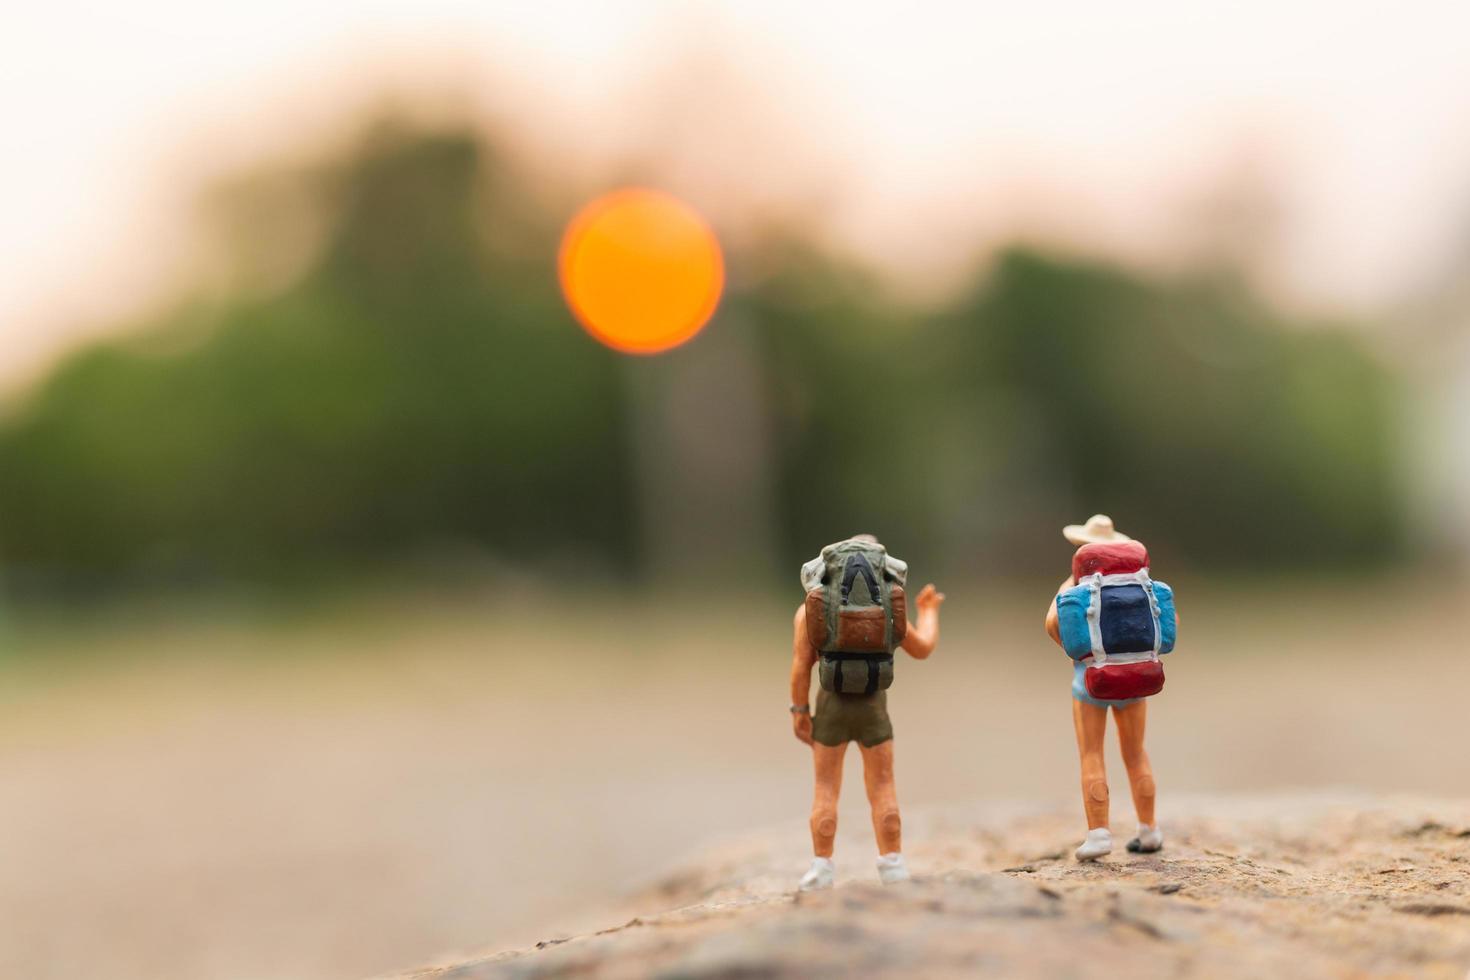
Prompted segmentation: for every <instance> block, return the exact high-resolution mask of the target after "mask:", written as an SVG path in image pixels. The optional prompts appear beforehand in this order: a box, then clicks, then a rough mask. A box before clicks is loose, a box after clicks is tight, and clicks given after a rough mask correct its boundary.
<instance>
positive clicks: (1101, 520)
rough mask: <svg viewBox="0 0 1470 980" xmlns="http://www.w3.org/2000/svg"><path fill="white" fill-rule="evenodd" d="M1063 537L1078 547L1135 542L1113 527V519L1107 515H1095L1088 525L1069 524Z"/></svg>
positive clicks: (1088, 520)
mask: <svg viewBox="0 0 1470 980" xmlns="http://www.w3.org/2000/svg"><path fill="white" fill-rule="evenodd" d="M1062 537H1064V538H1066V539H1067V540H1068V541H1070V542H1072V543H1073V544H1076V545H1083V544H1108V543H1109V542H1118V541H1132V540H1133V539H1132V538H1130V537H1129V536H1128V535H1126V534H1124V533H1123V532H1121V531H1119V530H1118V529H1117V528H1115V527H1113V519H1112V518H1111V517H1109V516H1108V515H1107V514H1093V515H1092V516H1091V517H1089V518H1088V519H1087V523H1086V524H1068V525H1067V526H1066V527H1064V528H1062Z"/></svg>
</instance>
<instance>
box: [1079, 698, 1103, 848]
mask: <svg viewBox="0 0 1470 980" xmlns="http://www.w3.org/2000/svg"><path fill="white" fill-rule="evenodd" d="M1072 724H1073V727H1075V728H1076V729H1077V754H1078V755H1079V756H1081V759H1082V809H1083V810H1084V811H1085V812H1086V814H1087V829H1088V830H1096V829H1097V828H1099V827H1106V826H1107V825H1108V771H1107V764H1106V763H1105V762H1104V761H1103V735H1104V734H1106V733H1107V728H1108V709H1107V708H1100V707H1098V706H1097V705H1095V704H1083V703H1082V702H1081V701H1078V700H1077V699H1076V698H1073V699H1072Z"/></svg>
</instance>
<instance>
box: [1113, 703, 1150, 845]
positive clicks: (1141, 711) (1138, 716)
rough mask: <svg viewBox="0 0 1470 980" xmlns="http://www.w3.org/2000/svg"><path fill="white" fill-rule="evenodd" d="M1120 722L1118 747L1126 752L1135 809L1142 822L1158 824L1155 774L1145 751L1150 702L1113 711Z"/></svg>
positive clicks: (1125, 760)
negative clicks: (1144, 732)
mask: <svg viewBox="0 0 1470 980" xmlns="http://www.w3.org/2000/svg"><path fill="white" fill-rule="evenodd" d="M1113 718H1114V719H1116V720H1117V722H1118V744H1119V746H1120V747H1121V748H1122V750H1123V765H1124V766H1125V767H1126V768H1127V769H1128V785H1129V787H1130V788H1132V790H1133V807H1134V809H1136V810H1137V811H1138V822H1139V823H1141V824H1148V825H1149V826H1150V827H1152V826H1153V823H1154V794H1155V792H1156V790H1155V787H1154V770H1153V767H1152V766H1151V765H1149V761H1148V752H1147V751H1145V750H1144V747H1143V729H1144V725H1145V723H1146V722H1147V721H1148V702H1147V701H1139V702H1138V703H1136V704H1130V705H1128V706H1126V707H1122V708H1117V707H1115V708H1114V709H1113Z"/></svg>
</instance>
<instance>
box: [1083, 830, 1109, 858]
mask: <svg viewBox="0 0 1470 980" xmlns="http://www.w3.org/2000/svg"><path fill="white" fill-rule="evenodd" d="M1111 853H1113V834H1112V832H1111V831H1109V830H1108V828H1106V827H1098V828H1097V829H1096V830H1089V831H1088V832H1087V839H1086V840H1084V841H1083V842H1082V846H1081V847H1079V848H1077V860H1079V861H1096V860H1097V859H1098V858H1100V857H1102V856H1103V855H1104V854H1111Z"/></svg>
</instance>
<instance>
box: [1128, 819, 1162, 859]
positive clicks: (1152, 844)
mask: <svg viewBox="0 0 1470 980" xmlns="http://www.w3.org/2000/svg"><path fill="white" fill-rule="evenodd" d="M1163 846H1164V832H1163V831H1162V830H1160V829H1159V828H1158V827H1157V826H1153V827H1150V826H1149V825H1148V824H1146V823H1141V824H1139V825H1138V836H1137V837H1135V838H1133V839H1132V840H1131V841H1129V842H1128V850H1130V851H1132V852H1133V853H1134V854H1152V853H1153V852H1154V851H1157V850H1160V849H1162V848H1163Z"/></svg>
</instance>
